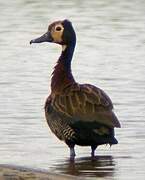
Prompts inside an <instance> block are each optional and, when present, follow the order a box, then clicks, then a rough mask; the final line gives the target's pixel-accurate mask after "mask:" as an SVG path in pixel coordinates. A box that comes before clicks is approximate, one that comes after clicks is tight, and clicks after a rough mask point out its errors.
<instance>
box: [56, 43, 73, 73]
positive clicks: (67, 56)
mask: <svg viewBox="0 0 145 180" xmlns="http://www.w3.org/2000/svg"><path fill="white" fill-rule="evenodd" d="M74 49H75V42H72V43H71V44H70V45H67V46H66V47H65V49H64V50H62V53H61V56H60V57H59V60H58V63H59V62H60V63H62V64H63V65H64V68H65V70H66V71H70V70H71V60H72V57H73V53H74Z"/></svg>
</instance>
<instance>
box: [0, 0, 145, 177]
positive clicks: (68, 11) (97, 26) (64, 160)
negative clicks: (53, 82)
mask: <svg viewBox="0 0 145 180" xmlns="http://www.w3.org/2000/svg"><path fill="white" fill-rule="evenodd" d="M61 19H69V20H71V21H72V23H73V26H74V28H75V30H76V34H77V47H76V50H75V55H74V58H73V62H72V71H73V74H74V77H75V79H76V81H78V82H80V83H91V84H94V85H96V86H98V87H100V88H102V89H104V91H105V92H106V93H107V94H109V96H110V97H111V99H112V101H113V102H114V106H115V112H116V114H117V116H118V118H119V120H120V122H121V125H122V128H121V129H116V137H117V139H118V141H119V144H118V145H116V146H112V147H111V148H110V147H109V146H100V147H99V148H98V150H97V151H96V154H97V155H98V159H97V160H96V161H94V162H92V161H91V160H90V148H89V147H77V148H76V153H77V158H76V162H75V163H74V164H72V163H70V162H69V160H68V157H69V152H68V148H67V147H66V145H65V144H64V143H62V142H60V141H59V140H58V139H57V138H56V137H55V136H54V135H53V134H52V133H51V132H50V130H49V128H48V126H47V123H46V121H45V117H44V103H45V99H46V97H47V96H48V94H49V93H50V88H49V87H50V78H51V72H52V70H53V66H54V65H55V62H56V61H57V59H58V57H59V55H60V51H61V48H60V47H59V46H58V45H56V44H48V43H43V44H39V45H38V44H34V45H31V46H30V45H29V41H30V40H31V39H33V38H36V37H39V36H40V35H42V34H43V33H44V32H46V30H47V28H48V24H50V23H51V22H53V21H55V20H61ZM144 57H145V1H144V0H132V1H130V0H122V1H117V0H90V1H87V0H42V1H40V0H15V1H12V0H6V1H3V0H0V137H1V138H0V164H10V165H21V166H25V167H31V168H36V169H43V170H48V171H53V172H58V173H65V174H73V175H76V176H80V175H81V176H85V177H94V178H96V177H100V178H102V179H104V178H105V179H106V178H111V179H113V178H116V179H144V176H145V153H144V149H145V130H144V124H145V59H144Z"/></svg>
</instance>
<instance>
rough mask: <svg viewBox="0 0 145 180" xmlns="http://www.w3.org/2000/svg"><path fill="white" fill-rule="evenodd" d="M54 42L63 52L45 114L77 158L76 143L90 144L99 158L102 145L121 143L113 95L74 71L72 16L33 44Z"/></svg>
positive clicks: (61, 21)
mask: <svg viewBox="0 0 145 180" xmlns="http://www.w3.org/2000/svg"><path fill="white" fill-rule="evenodd" d="M43 42H50V43H56V44H59V45H60V46H62V51H61V55H60V56H59V58H58V60H57V63H56V65H55V67H54V71H53V73H52V76H51V93H50V95H49V96H48V98H47V99H46V102H45V117H46V120H47V123H48V126H49V127H50V129H51V131H52V132H53V133H54V134H55V135H56V137H57V138H58V139H59V140H61V141H63V142H65V144H66V145H67V146H68V147H69V149H70V159H71V160H74V159H75V156H76V153H75V145H79V146H90V147H91V157H95V150H96V148H97V147H98V146H100V145H104V144H109V145H110V146H111V145H114V144H118V141H117V139H116V138H115V131H114V128H120V127H121V125H120V122H119V120H118V118H117V116H116V115H115V113H114V107H113V103H112V101H111V99H110V97H109V96H108V95H107V94H106V93H105V92H104V91H103V90H102V89H100V88H98V87H96V86H94V85H91V84H79V83H78V82H76V81H75V79H74V76H73V74H72V70H71V61H72V58H73V54H74V49H75V45H76V33H75V30H74V28H73V25H72V22H71V21H70V20H68V19H65V20H59V21H55V22H53V23H51V24H50V25H49V26H48V30H47V32H46V33H44V34H43V35H42V36H40V37H38V38H36V39H32V40H31V41H30V44H32V43H43Z"/></svg>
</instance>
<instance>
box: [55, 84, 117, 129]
mask: <svg viewBox="0 0 145 180" xmlns="http://www.w3.org/2000/svg"><path fill="white" fill-rule="evenodd" d="M52 102H53V104H52V106H53V108H54V109H55V111H56V112H58V113H60V115H65V116H67V117H70V119H72V123H75V122H77V121H81V122H83V121H84V122H98V123H101V124H104V125H106V126H109V127H120V123H119V121H118V119H117V117H116V115H115V114H114V112H113V104H112V101H111V99H110V98H109V97H108V96H107V94H106V93H105V92H104V91H102V90H101V89H99V88H97V87H95V86H92V85H90V84H82V85H79V84H77V83H74V84H72V85H71V86H69V87H67V88H66V89H64V91H63V93H62V92H61V93H60V94H57V95H56V96H55V97H54V100H53V101H52Z"/></svg>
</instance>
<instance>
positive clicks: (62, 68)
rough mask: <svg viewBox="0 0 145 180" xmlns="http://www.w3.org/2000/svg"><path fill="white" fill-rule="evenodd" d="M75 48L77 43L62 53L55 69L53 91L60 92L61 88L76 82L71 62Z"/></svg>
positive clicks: (52, 83) (67, 47) (52, 82)
mask: <svg viewBox="0 0 145 180" xmlns="http://www.w3.org/2000/svg"><path fill="white" fill-rule="evenodd" d="M74 48H75V42H74V43H71V44H70V45H68V46H66V47H65V49H64V50H63V51H62V53H61V56H60V57H59V60H58V62H57V64H56V66H55V68H54V71H53V76H52V81H51V88H52V91H59V90H60V89H61V88H63V87H64V86H66V85H67V84H70V83H72V82H74V81H75V80H74V78H73V75H72V73H71V60H72V56H73V52H74Z"/></svg>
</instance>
